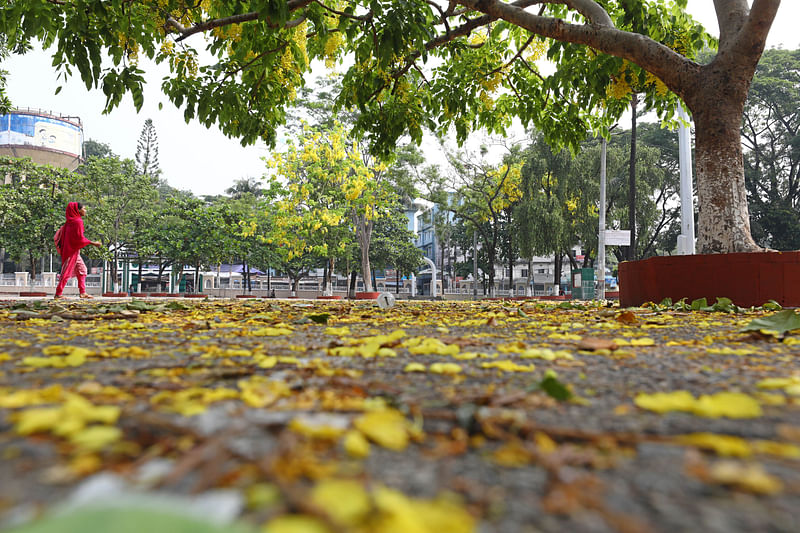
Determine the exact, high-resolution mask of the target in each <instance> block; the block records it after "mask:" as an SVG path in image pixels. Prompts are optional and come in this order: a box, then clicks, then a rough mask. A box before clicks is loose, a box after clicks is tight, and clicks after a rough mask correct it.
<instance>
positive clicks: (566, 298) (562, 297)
mask: <svg viewBox="0 0 800 533" xmlns="http://www.w3.org/2000/svg"><path fill="white" fill-rule="evenodd" d="M537 298H538V299H539V300H552V301H562V300H569V296H567V295H566V294H560V295H558V296H554V295H551V296H537Z"/></svg>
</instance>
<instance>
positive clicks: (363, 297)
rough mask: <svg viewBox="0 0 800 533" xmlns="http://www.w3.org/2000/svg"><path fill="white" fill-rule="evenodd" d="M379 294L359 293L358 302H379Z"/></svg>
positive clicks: (357, 294) (357, 295)
mask: <svg viewBox="0 0 800 533" xmlns="http://www.w3.org/2000/svg"><path fill="white" fill-rule="evenodd" d="M378 295H380V293H379V292H357V293H356V300H377V299H378Z"/></svg>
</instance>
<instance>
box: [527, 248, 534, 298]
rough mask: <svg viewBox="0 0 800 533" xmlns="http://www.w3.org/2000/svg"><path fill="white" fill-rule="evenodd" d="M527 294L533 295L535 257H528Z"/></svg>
mask: <svg viewBox="0 0 800 533" xmlns="http://www.w3.org/2000/svg"><path fill="white" fill-rule="evenodd" d="M525 296H533V259H531V258H530V257H529V258H528V286H527V287H525Z"/></svg>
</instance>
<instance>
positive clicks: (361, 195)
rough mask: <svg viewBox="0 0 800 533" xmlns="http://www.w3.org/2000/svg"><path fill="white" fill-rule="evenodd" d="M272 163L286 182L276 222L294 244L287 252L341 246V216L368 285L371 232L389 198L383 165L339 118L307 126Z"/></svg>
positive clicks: (326, 251)
mask: <svg viewBox="0 0 800 533" xmlns="http://www.w3.org/2000/svg"><path fill="white" fill-rule="evenodd" d="M273 164H274V166H275V168H276V171H277V174H278V176H281V177H282V179H284V180H286V182H287V187H286V188H287V194H286V195H285V197H284V201H283V209H282V211H283V213H285V217H284V220H280V219H279V220H278V225H277V226H276V227H277V229H282V230H283V240H284V242H285V243H286V245H287V246H294V248H295V252H292V251H291V250H290V251H289V255H290V256H299V255H300V253H297V252H299V251H315V252H316V253H318V254H320V255H322V256H323V257H328V258H329V259H330V258H331V257H333V255H332V254H331V253H330V252H332V251H333V250H331V246H333V247H334V248H335V249H338V250H339V251H344V249H345V247H346V245H347V240H346V239H344V238H343V237H339V236H340V235H341V232H340V231H337V229H338V228H340V226H341V223H342V221H343V220H345V219H346V220H348V221H349V223H350V225H351V227H352V228H353V232H354V234H355V240H356V241H357V242H358V249H359V259H360V265H361V275H362V278H363V280H364V287H365V290H366V291H372V268H371V265H370V259H369V257H370V244H371V242H372V232H373V228H374V225H375V221H376V220H377V219H379V218H380V217H382V216H385V215H386V213H387V210H388V209H389V207H390V205H391V201H392V192H391V190H390V189H389V187H388V186H387V185H388V184H387V181H386V172H385V171H386V166H385V165H384V164H382V163H380V162H377V161H376V160H375V159H374V158H372V157H370V156H369V155H368V154H365V153H362V152H360V151H359V149H358V146H357V144H356V143H355V142H353V141H352V140H351V139H349V138H348V137H347V135H346V134H345V132H344V130H343V129H342V127H341V125H339V124H337V125H335V126H334V128H333V129H331V130H324V129H313V128H308V129H307V131H306V132H305V133H304V135H303V136H302V137H301V138H300V139H299V141H298V145H297V146H294V144H290V146H289V148H288V150H287V151H286V152H284V153H277V154H275V157H274V159H273ZM319 235H327V236H328V237H323V238H322V239H320V237H319ZM331 237H333V239H331ZM291 258H292V257H289V259H291ZM330 270H333V268H332V267H331V268H330Z"/></svg>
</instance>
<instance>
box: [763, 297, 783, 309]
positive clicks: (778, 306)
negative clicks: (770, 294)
mask: <svg viewBox="0 0 800 533" xmlns="http://www.w3.org/2000/svg"><path fill="white" fill-rule="evenodd" d="M761 307H762V308H763V309H765V310H767V311H780V310H781V309H783V306H782V305H781V304H779V303H778V302H776V301H775V300H770V301H768V302H767V303H765V304H764V305H762V306H761Z"/></svg>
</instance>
